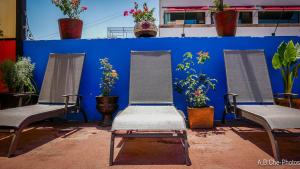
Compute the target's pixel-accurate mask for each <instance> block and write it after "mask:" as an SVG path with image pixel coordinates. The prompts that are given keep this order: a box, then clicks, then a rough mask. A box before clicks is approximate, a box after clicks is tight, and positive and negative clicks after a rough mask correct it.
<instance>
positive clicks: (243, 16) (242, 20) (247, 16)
mask: <svg viewBox="0 0 300 169" xmlns="http://www.w3.org/2000/svg"><path fill="white" fill-rule="evenodd" d="M252 20H253V19H252V12H239V24H252Z"/></svg>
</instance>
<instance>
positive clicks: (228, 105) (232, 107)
mask: <svg viewBox="0 0 300 169" xmlns="http://www.w3.org/2000/svg"><path fill="white" fill-rule="evenodd" d="M230 96H231V97H232V102H231V101H230ZM237 97H238V94H235V93H227V94H225V95H224V100H225V111H226V113H230V112H231V111H233V112H234V113H235V114H236V113H237V102H236V99H237Z"/></svg>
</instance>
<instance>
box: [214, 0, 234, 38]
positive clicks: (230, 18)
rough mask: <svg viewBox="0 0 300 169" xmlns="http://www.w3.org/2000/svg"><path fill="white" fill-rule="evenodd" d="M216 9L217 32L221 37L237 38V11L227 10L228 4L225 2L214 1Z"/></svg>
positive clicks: (220, 0)
mask: <svg viewBox="0 0 300 169" xmlns="http://www.w3.org/2000/svg"><path fill="white" fill-rule="evenodd" d="M212 2H213V4H214V7H212V8H211V11H212V12H214V20H215V22H214V23H215V26H216V30H217V33H218V35H219V36H235V34H236V26H237V20H238V12H237V11H235V10H226V8H228V5H227V4H224V3H223V0H212Z"/></svg>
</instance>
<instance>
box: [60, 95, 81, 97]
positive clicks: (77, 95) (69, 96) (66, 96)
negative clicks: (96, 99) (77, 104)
mask: <svg viewBox="0 0 300 169" xmlns="http://www.w3.org/2000/svg"><path fill="white" fill-rule="evenodd" d="M71 96H77V97H82V96H81V95H78V94H65V95H62V97H71Z"/></svg>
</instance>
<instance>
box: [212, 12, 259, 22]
mask: <svg viewBox="0 0 300 169" xmlns="http://www.w3.org/2000/svg"><path fill="white" fill-rule="evenodd" d="M238 23H239V24H252V23H253V18H252V12H239V20H238ZM211 24H214V13H211Z"/></svg>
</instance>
